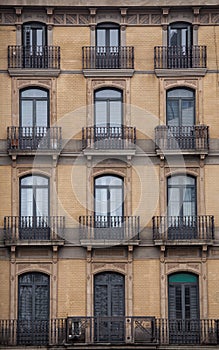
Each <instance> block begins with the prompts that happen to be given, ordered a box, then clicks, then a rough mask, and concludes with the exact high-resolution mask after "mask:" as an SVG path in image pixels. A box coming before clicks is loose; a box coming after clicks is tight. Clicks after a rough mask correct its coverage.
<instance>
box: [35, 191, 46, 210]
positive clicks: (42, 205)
mask: <svg viewBox="0 0 219 350" xmlns="http://www.w3.org/2000/svg"><path fill="white" fill-rule="evenodd" d="M35 201H36V216H48V189H47V188H36V198H35Z"/></svg>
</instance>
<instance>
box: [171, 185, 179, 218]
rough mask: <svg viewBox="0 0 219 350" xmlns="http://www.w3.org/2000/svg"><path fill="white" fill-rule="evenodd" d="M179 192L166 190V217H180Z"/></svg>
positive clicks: (173, 189) (172, 189) (176, 189)
mask: <svg viewBox="0 0 219 350" xmlns="http://www.w3.org/2000/svg"><path fill="white" fill-rule="evenodd" d="M180 207H181V204H180V190H179V189H178V188H169V189H168V216H180V209H181V208H180Z"/></svg>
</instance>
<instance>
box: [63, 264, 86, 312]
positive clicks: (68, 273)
mask: <svg viewBox="0 0 219 350" xmlns="http://www.w3.org/2000/svg"><path fill="white" fill-rule="evenodd" d="M58 281H59V283H58V317H66V316H80V315H86V261H83V260H76V259H74V260H71V259H69V260H67V259H66V260H64V259H63V260H60V261H59V265H58Z"/></svg>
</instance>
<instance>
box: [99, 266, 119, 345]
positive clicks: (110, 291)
mask: <svg viewBox="0 0 219 350" xmlns="http://www.w3.org/2000/svg"><path fill="white" fill-rule="evenodd" d="M94 316H95V335H94V338H95V341H97V342H101V341H102V342H117V341H123V340H124V335H125V329H124V325H125V322H124V316H125V279H124V276H123V275H121V274H119V273H114V272H103V273H100V274H97V275H96V276H95V277H94Z"/></svg>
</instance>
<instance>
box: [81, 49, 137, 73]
mask: <svg viewBox="0 0 219 350" xmlns="http://www.w3.org/2000/svg"><path fill="white" fill-rule="evenodd" d="M82 61H83V69H134V47H133V46H84V47H83V48H82Z"/></svg>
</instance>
